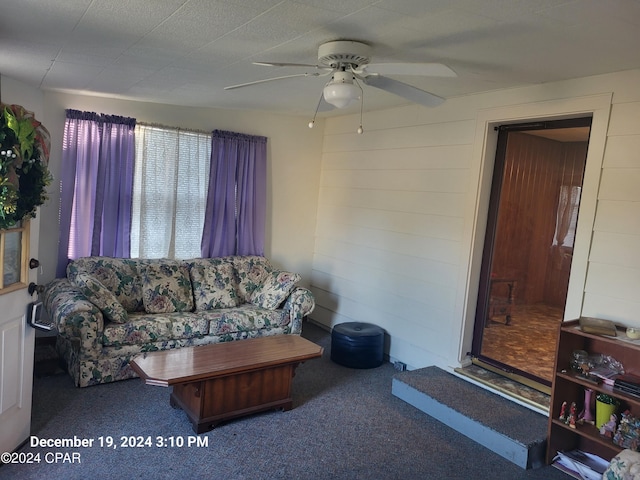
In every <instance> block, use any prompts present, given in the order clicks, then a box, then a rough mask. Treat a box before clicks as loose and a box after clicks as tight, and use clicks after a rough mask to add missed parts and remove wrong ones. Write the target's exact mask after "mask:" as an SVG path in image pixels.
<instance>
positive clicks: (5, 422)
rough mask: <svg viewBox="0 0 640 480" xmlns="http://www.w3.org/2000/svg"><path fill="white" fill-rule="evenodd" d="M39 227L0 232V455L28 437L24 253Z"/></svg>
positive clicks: (30, 351)
mask: <svg viewBox="0 0 640 480" xmlns="http://www.w3.org/2000/svg"><path fill="white" fill-rule="evenodd" d="M38 225H39V222H38V221H37V220H32V221H30V222H27V223H25V225H24V227H23V228H18V229H16V230H13V229H12V230H4V231H2V232H0V244H1V245H0V247H2V248H0V251H2V252H3V253H4V257H3V258H1V259H0V263H1V264H2V265H1V267H0V268H1V271H2V287H3V288H2V289H0V312H2V313H0V453H1V452H11V451H13V450H15V449H16V448H17V447H18V446H20V444H21V443H22V442H24V441H25V440H27V439H28V438H29V435H30V429H31V397H32V391H33V360H34V345H35V331H34V329H33V328H32V327H30V326H29V325H28V323H27V318H26V315H27V305H28V304H29V303H30V302H31V301H33V300H34V299H35V298H32V297H31V295H29V294H28V292H27V287H28V285H29V283H30V282H36V280H37V279H36V271H35V270H30V269H29V268H28V262H29V252H30V251H31V252H37V251H38V249H37V246H38Z"/></svg>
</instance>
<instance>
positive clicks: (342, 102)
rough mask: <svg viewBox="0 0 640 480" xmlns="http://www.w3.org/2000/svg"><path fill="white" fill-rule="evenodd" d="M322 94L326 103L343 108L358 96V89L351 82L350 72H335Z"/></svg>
mask: <svg viewBox="0 0 640 480" xmlns="http://www.w3.org/2000/svg"><path fill="white" fill-rule="evenodd" d="M322 94H323V96H324V99H325V101H326V102H327V103H330V104H331V105H333V106H334V107H336V108H345V107H348V106H349V105H351V104H352V103H353V102H354V101H356V100H358V99H359V98H360V89H359V88H358V87H357V86H356V85H354V84H353V75H352V74H351V73H347V72H335V74H334V75H333V79H331V81H330V82H329V83H327V85H326V86H325V87H324V90H323V92H322Z"/></svg>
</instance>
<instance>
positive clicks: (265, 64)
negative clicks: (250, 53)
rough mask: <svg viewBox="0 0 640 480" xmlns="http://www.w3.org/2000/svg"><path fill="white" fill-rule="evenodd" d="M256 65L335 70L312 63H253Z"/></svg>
mask: <svg viewBox="0 0 640 480" xmlns="http://www.w3.org/2000/svg"><path fill="white" fill-rule="evenodd" d="M252 63H253V64H254V65H260V66H262V67H306V68H315V69H317V70H333V68H331V67H328V66H324V65H311V64H310V63H281V62H252Z"/></svg>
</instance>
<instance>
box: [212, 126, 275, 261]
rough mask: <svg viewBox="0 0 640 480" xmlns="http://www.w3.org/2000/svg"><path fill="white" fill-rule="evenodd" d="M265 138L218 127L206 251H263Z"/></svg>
mask: <svg viewBox="0 0 640 480" xmlns="http://www.w3.org/2000/svg"><path fill="white" fill-rule="evenodd" d="M266 201H267V138H266V137H259V136H254V135H245V134H242V133H234V132H225V131H221V130H214V131H213V137H212V146H211V172H210V174H209V189H208V194H207V207H206V212H205V219H204V230H203V232H202V243H201V248H202V256H203V257H205V258H206V257H224V256H226V255H264V230H265V215H266Z"/></svg>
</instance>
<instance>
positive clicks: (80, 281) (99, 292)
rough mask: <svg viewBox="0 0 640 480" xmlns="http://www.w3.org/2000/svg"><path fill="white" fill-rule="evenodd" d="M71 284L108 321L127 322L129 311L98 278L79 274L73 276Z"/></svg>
mask: <svg viewBox="0 0 640 480" xmlns="http://www.w3.org/2000/svg"><path fill="white" fill-rule="evenodd" d="M71 283H72V284H73V285H75V286H76V287H78V288H79V289H80V291H81V292H82V294H83V295H84V296H85V297H87V300H89V301H90V302H91V303H93V304H94V305H95V306H96V307H98V308H99V309H100V310H101V311H102V314H103V315H104V317H105V318H106V319H107V320H110V321H112V322H115V323H125V322H127V320H128V316H127V311H126V310H125V309H124V307H123V306H122V305H121V304H120V302H118V299H117V298H116V297H115V295H114V294H113V293H111V291H110V290H109V289H108V288H106V287H105V286H104V285H103V284H102V283H101V282H100V281H99V280H98V279H97V278H95V277H94V276H92V275H89V274H88V273H77V274H76V275H74V276H73V281H72V282H71Z"/></svg>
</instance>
